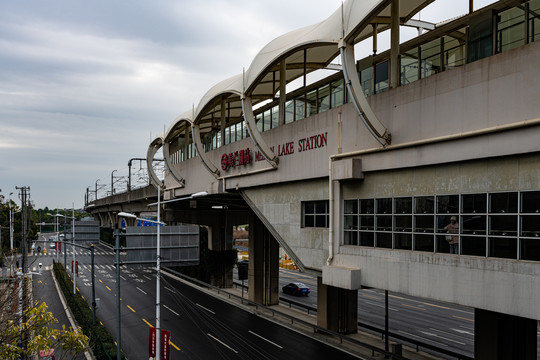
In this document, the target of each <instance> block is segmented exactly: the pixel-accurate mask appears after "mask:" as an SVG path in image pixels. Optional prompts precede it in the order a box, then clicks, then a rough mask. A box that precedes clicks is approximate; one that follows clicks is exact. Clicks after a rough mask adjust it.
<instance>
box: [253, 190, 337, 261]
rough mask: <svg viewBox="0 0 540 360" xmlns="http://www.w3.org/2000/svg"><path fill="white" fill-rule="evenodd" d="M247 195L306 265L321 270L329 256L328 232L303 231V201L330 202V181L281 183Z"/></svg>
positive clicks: (324, 230) (306, 229)
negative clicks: (324, 200) (328, 199)
mask: <svg viewBox="0 0 540 360" xmlns="http://www.w3.org/2000/svg"><path fill="white" fill-rule="evenodd" d="M325 185H326V186H325ZM246 194H247V195H248V196H249V197H250V199H251V200H252V201H253V202H254V203H255V204H256V205H257V208H258V209H259V210H260V211H261V213H262V214H263V215H264V216H265V217H266V218H267V219H268V220H269V221H270V223H272V225H273V227H274V228H275V229H276V230H277V231H278V233H279V234H280V235H281V237H282V238H283V240H284V241H285V242H286V243H287V245H288V246H289V247H290V248H291V250H292V251H293V252H294V253H295V254H296V255H297V256H298V257H299V258H300V259H301V260H302V262H303V263H304V265H305V266H306V267H307V268H311V269H318V270H320V269H321V268H322V265H323V264H324V263H325V261H326V258H327V257H328V245H327V240H326V239H328V229H321V228H302V226H301V224H302V219H301V216H302V201H312V200H318V199H327V198H328V182H327V181H326V180H325V179H321V180H311V181H303V182H294V183H288V184H277V185H274V186H265V187H263V188H251V189H248V190H246ZM289 255H290V254H289Z"/></svg>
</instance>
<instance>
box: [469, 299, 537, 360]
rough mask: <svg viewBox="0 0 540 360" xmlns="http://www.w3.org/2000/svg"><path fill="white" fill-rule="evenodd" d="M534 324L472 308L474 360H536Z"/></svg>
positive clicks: (535, 323) (535, 322)
mask: <svg viewBox="0 0 540 360" xmlns="http://www.w3.org/2000/svg"><path fill="white" fill-rule="evenodd" d="M536 328H537V321H536V320H533V319H527V318H522V317H518V316H513V315H508V314H502V313H497V312H494V311H488V310H482V309H474V358H475V359H476V360H488V359H489V360H505V359H509V360H510V359H520V360H536Z"/></svg>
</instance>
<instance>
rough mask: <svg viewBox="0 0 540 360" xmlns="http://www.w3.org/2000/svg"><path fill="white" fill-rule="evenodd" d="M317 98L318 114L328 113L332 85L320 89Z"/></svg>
mask: <svg viewBox="0 0 540 360" xmlns="http://www.w3.org/2000/svg"><path fill="white" fill-rule="evenodd" d="M317 96H318V99H317V107H318V109H317V113H322V112H324V111H328V110H329V109H330V85H326V86H323V87H322V88H320V89H319V91H318V95H317Z"/></svg>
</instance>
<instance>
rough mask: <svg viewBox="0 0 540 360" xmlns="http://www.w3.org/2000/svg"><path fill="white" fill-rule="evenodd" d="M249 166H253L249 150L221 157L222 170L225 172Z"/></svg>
mask: <svg viewBox="0 0 540 360" xmlns="http://www.w3.org/2000/svg"><path fill="white" fill-rule="evenodd" d="M247 164H251V156H250V153H249V148H246V149H242V150H238V151H235V152H231V153H228V154H223V155H221V169H223V170H228V169H230V168H233V167H237V166H241V165H247Z"/></svg>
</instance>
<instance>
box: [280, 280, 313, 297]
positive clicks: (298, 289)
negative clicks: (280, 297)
mask: <svg viewBox="0 0 540 360" xmlns="http://www.w3.org/2000/svg"><path fill="white" fill-rule="evenodd" d="M281 290H283V293H285V294H291V295H295V296H300V295H306V296H308V295H309V288H308V287H307V286H306V285H305V284H304V283H301V282H292V283H289V284H287V285H285V286H284V287H282V288H281Z"/></svg>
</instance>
